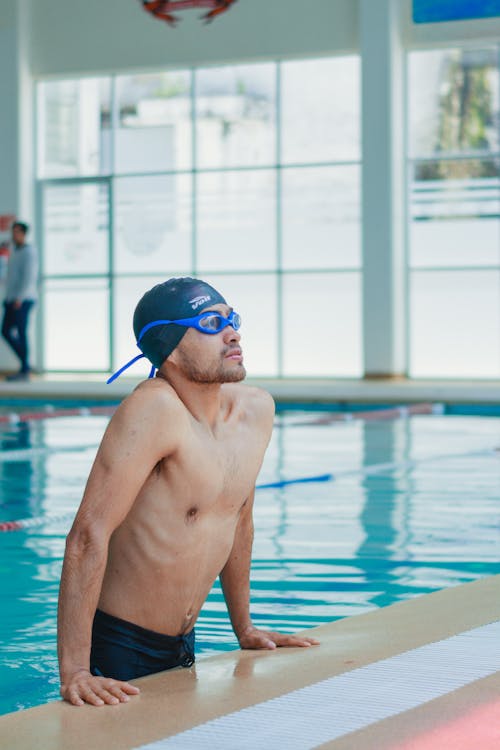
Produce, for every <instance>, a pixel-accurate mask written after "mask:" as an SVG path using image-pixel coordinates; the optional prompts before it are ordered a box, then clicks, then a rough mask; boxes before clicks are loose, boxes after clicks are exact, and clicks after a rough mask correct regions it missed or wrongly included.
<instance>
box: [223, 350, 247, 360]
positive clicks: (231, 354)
mask: <svg viewBox="0 0 500 750" xmlns="http://www.w3.org/2000/svg"><path fill="white" fill-rule="evenodd" d="M224 359H233V360H234V361H236V362H242V361H243V353H242V351H241V349H230V351H228V352H227V354H225V355H224Z"/></svg>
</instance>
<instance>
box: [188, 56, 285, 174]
mask: <svg viewBox="0 0 500 750" xmlns="http://www.w3.org/2000/svg"><path fill="white" fill-rule="evenodd" d="M275 127H276V65H274V64H270V63H267V64H265V65H237V66H227V67H224V68H208V69H206V70H200V71H198V72H197V73H196V136H197V142H196V148H197V166H198V167H241V166H256V165H261V164H271V163H273V162H275V161H276V153H275V142H276V132H275Z"/></svg>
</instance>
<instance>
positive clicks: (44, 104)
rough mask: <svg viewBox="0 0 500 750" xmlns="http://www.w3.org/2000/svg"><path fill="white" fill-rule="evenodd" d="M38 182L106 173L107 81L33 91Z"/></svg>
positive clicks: (52, 85) (62, 83)
mask: <svg viewBox="0 0 500 750" xmlns="http://www.w3.org/2000/svg"><path fill="white" fill-rule="evenodd" d="M38 95H39V98H38V123H39V124H38V155H39V157H38V172H39V176H40V177H75V176H82V175H96V174H107V173H109V172H110V171H111V162H110V154H111V149H110V132H111V131H110V127H111V79H110V78H81V79H78V80H75V81H47V82H45V83H40V84H39V87H38Z"/></svg>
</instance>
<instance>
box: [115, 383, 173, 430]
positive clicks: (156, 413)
mask: <svg viewBox="0 0 500 750" xmlns="http://www.w3.org/2000/svg"><path fill="white" fill-rule="evenodd" d="M185 414H186V407H185V406H184V404H183V403H182V401H181V400H180V398H179V396H178V395H177V393H176V392H175V390H174V389H173V388H172V386H171V385H169V383H167V382H166V381H163V380H162V381H160V380H159V379H157V378H152V379H151V380H144V381H143V382H142V383H139V385H138V386H136V388H134V390H133V391H132V393H131V394H130V395H129V396H127V397H126V398H125V399H124V400H123V401H122V403H121V404H120V406H119V407H118V409H117V412H116V416H117V417H119V418H121V419H122V420H125V421H127V422H128V421H131V420H134V421H137V420H138V419H141V420H147V422H148V425H150V426H151V428H152V429H155V427H154V425H155V424H159V423H161V424H165V420H170V419H175V420H180V419H182V417H183V415H185Z"/></svg>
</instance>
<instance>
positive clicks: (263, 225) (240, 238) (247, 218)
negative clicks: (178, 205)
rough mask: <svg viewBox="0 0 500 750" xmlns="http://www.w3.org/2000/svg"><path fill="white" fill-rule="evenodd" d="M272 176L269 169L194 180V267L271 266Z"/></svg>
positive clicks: (273, 223)
mask: <svg viewBox="0 0 500 750" xmlns="http://www.w3.org/2000/svg"><path fill="white" fill-rule="evenodd" d="M275 185H276V175H275V173H274V172H272V171H256V172H253V171H245V172H221V173H208V174H200V175H199V176H198V222H197V229H198V240H197V246H198V260H197V263H198V268H199V269H200V270H202V271H203V272H205V271H225V270H235V271H236V270H243V269H245V270H246V269H249V270H253V269H263V270H266V269H271V268H275V266H276V262H277V261H276V187H275Z"/></svg>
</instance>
